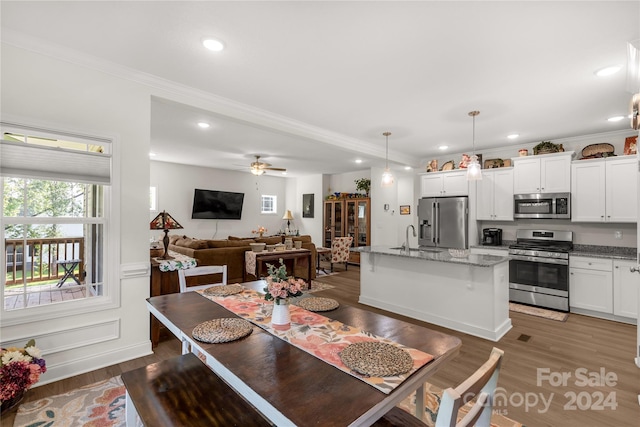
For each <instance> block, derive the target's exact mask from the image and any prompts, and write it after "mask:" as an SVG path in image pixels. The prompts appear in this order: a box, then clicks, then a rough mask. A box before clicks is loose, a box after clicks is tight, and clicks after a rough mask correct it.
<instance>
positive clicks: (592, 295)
mask: <svg viewBox="0 0 640 427" xmlns="http://www.w3.org/2000/svg"><path fill="white" fill-rule="evenodd" d="M611 269H612V264H611V260H610V259H601V258H586V257H577V256H576V257H571V258H570V259H569V308H570V309H571V310H572V309H574V308H578V309H583V310H591V311H597V312H600V313H606V314H613V277H612V276H611ZM572 311H573V310H572Z"/></svg>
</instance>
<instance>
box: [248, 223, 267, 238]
mask: <svg viewBox="0 0 640 427" xmlns="http://www.w3.org/2000/svg"><path fill="white" fill-rule="evenodd" d="M266 232H267V229H266V228H264V227H263V226H261V225H259V226H258V228H257V229H256V230H251V233H252V234H259V235H261V236H262V234H263V233H266Z"/></svg>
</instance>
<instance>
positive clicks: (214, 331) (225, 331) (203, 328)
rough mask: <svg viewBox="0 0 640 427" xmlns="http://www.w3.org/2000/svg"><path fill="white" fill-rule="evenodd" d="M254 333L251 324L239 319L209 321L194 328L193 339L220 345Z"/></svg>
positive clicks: (229, 318)
mask: <svg viewBox="0 0 640 427" xmlns="http://www.w3.org/2000/svg"><path fill="white" fill-rule="evenodd" d="M252 331H253V327H252V326H251V323H249V322H247V321H246V320H244V319H238V318H237V317H224V318H222V319H213V320H207V321H206V322H204V323H201V324H199V325H198V326H196V327H195V328H193V332H192V333H191V334H192V335H193V338H195V339H197V340H198V341H202V342H206V343H211V344H218V343H223V342H229V341H235V340H237V339H240V338H242V337H246V336H247V335H249V334H250V333H251V332H252Z"/></svg>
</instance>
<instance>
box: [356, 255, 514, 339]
mask: <svg viewBox="0 0 640 427" xmlns="http://www.w3.org/2000/svg"><path fill="white" fill-rule="evenodd" d="M351 250H357V251H358V252H360V299H359V302H360V303H362V304H366V305H370V306H372V307H377V308H381V309H384V310H388V311H391V312H393V313H398V314H402V315H405V316H409V317H412V318H414V319H418V320H422V321H425V322H428V323H433V324H435V325H440V326H443V327H445V328H450V329H454V330H456V331H460V332H464V333H467V334H470V335H475V336H478V337H481V338H486V339H488V340H491V341H498V340H499V339H500V338H501V337H502V336H503V335H504V334H506V333H507V332H508V331H509V330H510V329H511V319H509V283H508V282H509V263H508V261H509V258H508V257H501V256H495V255H475V254H472V255H467V256H463V257H454V256H452V255H451V254H450V253H449V251H447V250H446V249H437V248H429V249H423V250H418V249H417V248H416V249H412V250H411V251H410V252H409V253H405V251H404V250H403V249H397V248H396V249H394V248H389V247H385V246H366V247H360V248H352V249H351Z"/></svg>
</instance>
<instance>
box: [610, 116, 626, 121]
mask: <svg viewBox="0 0 640 427" xmlns="http://www.w3.org/2000/svg"><path fill="white" fill-rule="evenodd" d="M607 120H608V121H610V122H619V121H620V120H624V116H614V117H609V118H608V119H607Z"/></svg>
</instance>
